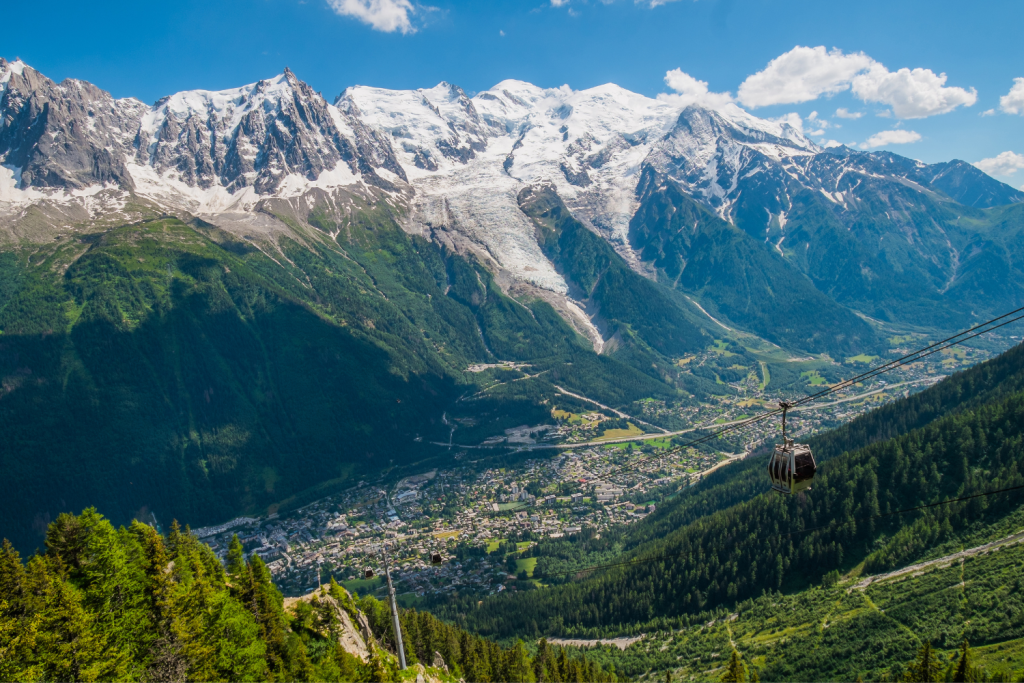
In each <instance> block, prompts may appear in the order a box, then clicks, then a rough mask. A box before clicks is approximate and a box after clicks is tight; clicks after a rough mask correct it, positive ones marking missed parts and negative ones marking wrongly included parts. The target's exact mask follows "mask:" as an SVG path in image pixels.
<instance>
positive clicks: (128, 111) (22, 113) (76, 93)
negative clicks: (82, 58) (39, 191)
mask: <svg viewBox="0 0 1024 683" xmlns="http://www.w3.org/2000/svg"><path fill="white" fill-rule="evenodd" d="M0 83H2V86H0V163H3V164H5V165H8V166H13V167H15V168H17V169H19V172H20V178H21V180H20V187H22V188H29V187H36V188H65V189H81V188H85V187H88V186H91V185H96V184H105V183H111V184H117V185H120V186H122V187H126V188H130V187H132V179H131V176H130V174H129V173H128V171H127V169H126V167H125V162H124V159H125V152H126V150H127V149H129V148H130V146H131V141H132V138H133V136H134V135H135V131H136V130H137V129H138V123H139V119H140V118H141V116H142V114H143V112H144V111H145V109H146V106H145V105H144V104H143V103H141V102H139V101H138V100H135V99H131V98H128V99H123V100H115V99H114V98H113V97H112V96H111V95H110V93H108V92H106V91H105V90H101V89H99V88H97V87H96V86H94V85H92V84H91V83H87V82H85V81H79V80H76V79H71V78H69V79H66V80H64V81H62V82H61V83H59V84H58V83H54V82H53V81H52V80H50V79H49V78H47V77H46V76H44V75H43V74H41V73H39V72H38V71H36V70H35V69H33V68H32V67H30V66H28V65H26V64H24V63H23V62H21V61H20V60H16V61H14V62H7V61H6V60H0Z"/></svg>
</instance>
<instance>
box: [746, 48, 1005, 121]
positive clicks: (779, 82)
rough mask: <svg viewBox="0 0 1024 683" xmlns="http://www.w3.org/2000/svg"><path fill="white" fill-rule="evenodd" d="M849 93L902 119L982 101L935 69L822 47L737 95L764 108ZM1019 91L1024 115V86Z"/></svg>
mask: <svg viewBox="0 0 1024 683" xmlns="http://www.w3.org/2000/svg"><path fill="white" fill-rule="evenodd" d="M1014 87H1016V86H1014ZM851 88H852V90H853V94H854V96H856V97H857V98H858V99H860V100H862V101H864V102H878V103H881V104H885V105H888V106H890V107H892V112H893V114H895V115H896V116H897V117H898V118H901V119H917V118H923V117H925V116H933V115H935V114H945V113H946V112H950V111H952V110H954V109H956V108H957V107H959V106H961V105H964V106H968V107H969V106H971V105H972V104H974V103H975V102H976V101H977V99H978V94H977V92H976V91H975V90H974V89H973V88H971V89H970V90H964V89H963V88H957V87H946V74H935V73H934V72H933V71H932V70H931V69H913V70H911V69H906V68H904V69H900V70H898V71H895V72H892V71H889V70H888V69H887V68H885V66H883V65H882V64H881V63H879V62H876V61H875V60H874V59H872V58H871V57H869V56H868V55H866V54H864V53H863V52H856V53H851V54H843V52H842V51H841V50H839V49H836V48H833V49H832V50H831V51H829V50H826V49H825V47H824V46H818V47H802V46H799V45H798V46H796V47H794V48H793V49H792V50H790V51H789V52H786V53H784V54H782V55H779V56H778V57H776V58H775V59H773V60H772V61H770V62H769V63H768V66H766V67H765V68H764V69H763V70H761V71H758V72H757V73H756V74H753V75H752V76H748V77H747V79H746V80H745V81H743V83H741V84H740V87H739V90H738V92H737V96H738V99H739V101H740V102H741V103H743V104H744V105H746V106H748V107H764V106H768V105H772V104H796V103H798V102H809V101H811V100H815V99H817V98H819V97H821V96H822V95H826V96H829V95H835V94H836V93H840V92H843V91H845V90H849V89H851ZM1021 90H1022V92H1021V97H1022V100H1021V105H1020V106H1021V111H1024V85H1022V86H1021ZM1011 93H1012V91H1011ZM842 111H844V112H846V110H845V109H844V110H842ZM837 113H838V112H837ZM846 113H847V114H849V112H846ZM854 118H856V117H854Z"/></svg>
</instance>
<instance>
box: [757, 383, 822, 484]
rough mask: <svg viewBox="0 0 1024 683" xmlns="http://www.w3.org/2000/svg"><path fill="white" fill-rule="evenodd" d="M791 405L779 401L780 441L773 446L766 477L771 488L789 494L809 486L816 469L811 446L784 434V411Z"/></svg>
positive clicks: (791, 405)
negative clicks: (795, 441) (773, 450)
mask: <svg viewBox="0 0 1024 683" xmlns="http://www.w3.org/2000/svg"><path fill="white" fill-rule="evenodd" d="M792 407H793V404H792V403H787V402H785V401H782V402H781V403H779V408H781V409H782V443H781V444H778V445H776V446H775V453H774V454H772V458H771V460H769V461H768V478H769V479H771V481H772V490H773V491H778V492H779V493H785V494H789V495H793V494H794V493H800V492H801V491H806V490H807V489H809V488H811V482H813V481H814V473H815V472H816V471H817V469H818V466H817V465H816V464H815V462H814V454H813V453H811V447H810V446H808V445H807V444H805V443H793V440H792V439H790V438H789V437H787V436H786V413H787V411H789V409H790V408H792Z"/></svg>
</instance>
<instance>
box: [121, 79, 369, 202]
mask: <svg viewBox="0 0 1024 683" xmlns="http://www.w3.org/2000/svg"><path fill="white" fill-rule="evenodd" d="M353 137H354V136H353V133H352V130H351V126H350V125H348V123H347V122H346V121H345V120H344V117H339V116H334V115H332V112H331V111H330V109H329V106H328V104H327V102H326V101H325V100H324V99H323V97H321V96H320V95H319V94H318V93H316V92H314V91H313V89H312V88H311V87H309V85H307V84H306V83H304V82H302V81H300V80H299V79H298V78H296V77H295V74H293V73H292V72H291V71H290V70H288V69H285V71H284V73H282V74H280V75H279V76H277V77H275V78H271V79H266V80H261V81H258V82H256V83H252V84H249V85H245V86H242V87H241V88H234V89H231V90H221V91H209V90H190V91H185V92H180V93H176V94H174V95H171V96H170V97H166V98H164V99H162V100H160V101H159V102H157V104H156V105H155V106H154V107H153V109H152V110H151V111H150V112H148V113H147V114H146V115H145V116H144V117H143V118H142V124H141V127H140V128H139V133H138V138H137V142H136V147H137V149H136V153H135V158H136V162H137V163H139V164H141V165H149V166H153V167H154V168H155V169H156V171H157V172H158V173H160V174H162V175H170V176H172V177H176V178H177V179H179V180H181V181H182V182H184V183H185V184H187V185H189V186H193V187H196V186H198V187H201V188H204V189H205V188H209V187H212V186H214V185H223V186H225V187H226V188H228V189H229V190H232V191H234V190H236V189H240V188H243V187H249V186H251V187H253V188H254V189H255V190H256V191H257V192H258V193H261V194H263V193H270V192H273V191H274V190H276V189H277V188H278V187H279V186H280V184H281V182H282V181H283V180H284V179H285V178H286V177H287V176H288V175H290V174H298V175H300V176H303V177H305V178H307V179H309V180H316V179H317V178H318V177H319V175H320V174H321V173H323V172H324V171H328V170H332V169H334V168H335V167H336V166H337V164H338V163H339V162H340V161H342V160H343V151H345V149H346V148H348V147H351V140H352V138H353ZM346 143H348V144H346ZM349 156H350V157H353V156H354V155H351V154H350V155H349ZM350 160H351V159H350ZM351 170H352V171H353V172H354V171H355V170H356V169H355V164H354V163H353V164H351Z"/></svg>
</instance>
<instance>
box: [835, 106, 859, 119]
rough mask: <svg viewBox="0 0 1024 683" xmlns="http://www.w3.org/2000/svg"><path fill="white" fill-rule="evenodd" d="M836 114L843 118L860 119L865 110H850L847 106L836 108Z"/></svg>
mask: <svg viewBox="0 0 1024 683" xmlns="http://www.w3.org/2000/svg"><path fill="white" fill-rule="evenodd" d="M836 116H837V117H838V118H841V119H859V118H860V117H862V116H864V112H862V111H850V110H849V109H847V108H845V107H839V109H836Z"/></svg>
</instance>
